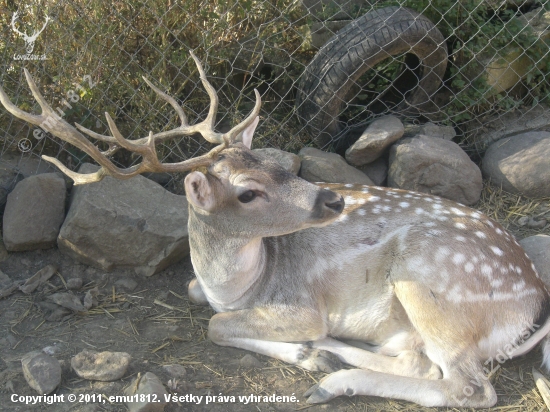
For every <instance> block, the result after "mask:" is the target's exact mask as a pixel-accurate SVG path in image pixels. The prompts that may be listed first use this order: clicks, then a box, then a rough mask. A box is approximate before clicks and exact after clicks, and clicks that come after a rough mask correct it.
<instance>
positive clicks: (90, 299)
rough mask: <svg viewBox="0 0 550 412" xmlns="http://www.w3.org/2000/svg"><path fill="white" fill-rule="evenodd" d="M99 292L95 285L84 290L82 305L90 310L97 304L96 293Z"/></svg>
mask: <svg viewBox="0 0 550 412" xmlns="http://www.w3.org/2000/svg"><path fill="white" fill-rule="evenodd" d="M98 294H99V289H98V288H97V286H96V287H95V288H92V289H90V290H88V291H87V292H86V295H84V307H85V308H86V310H90V309H91V308H93V307H96V306H97V303H98V302H97V295H98Z"/></svg>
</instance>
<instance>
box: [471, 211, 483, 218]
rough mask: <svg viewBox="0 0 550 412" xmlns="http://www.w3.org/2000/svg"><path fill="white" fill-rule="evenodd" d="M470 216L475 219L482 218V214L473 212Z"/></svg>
mask: <svg viewBox="0 0 550 412" xmlns="http://www.w3.org/2000/svg"><path fill="white" fill-rule="evenodd" d="M470 216H471V217H473V218H474V219H479V218H480V217H481V213H479V212H472V214H470Z"/></svg>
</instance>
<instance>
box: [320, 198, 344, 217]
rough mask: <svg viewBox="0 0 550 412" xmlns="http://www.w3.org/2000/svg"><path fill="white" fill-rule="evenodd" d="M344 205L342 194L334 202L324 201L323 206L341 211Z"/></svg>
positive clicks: (337, 211)
mask: <svg viewBox="0 0 550 412" xmlns="http://www.w3.org/2000/svg"><path fill="white" fill-rule="evenodd" d="M345 205H346V203H345V202H344V198H343V197H342V196H340V198H339V199H338V200H336V201H334V202H325V206H326V207H328V208H329V209H332V210H334V211H335V212H336V213H342V210H344V206H345Z"/></svg>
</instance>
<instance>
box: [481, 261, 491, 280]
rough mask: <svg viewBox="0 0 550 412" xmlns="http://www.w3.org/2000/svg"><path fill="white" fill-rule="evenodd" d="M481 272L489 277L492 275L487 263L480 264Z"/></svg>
mask: <svg viewBox="0 0 550 412" xmlns="http://www.w3.org/2000/svg"><path fill="white" fill-rule="evenodd" d="M481 273H482V274H483V275H485V276H487V277H488V278H490V277H491V276H492V275H493V268H492V267H491V266H489V265H487V264H483V265H481Z"/></svg>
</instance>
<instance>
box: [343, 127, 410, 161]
mask: <svg viewBox="0 0 550 412" xmlns="http://www.w3.org/2000/svg"><path fill="white" fill-rule="evenodd" d="M404 132H405V128H404V127H403V123H401V120H399V119H398V118H397V117H395V116H384V117H381V118H379V119H377V120H375V121H374V122H372V123H371V124H370V125H369V127H367V128H366V129H365V131H364V132H363V134H362V135H361V136H360V137H359V139H358V140H357V141H356V142H355V143H354V144H353V145H352V146H351V147H350V148H349V149H348V150H346V160H347V162H348V163H349V164H351V165H353V166H363V165H366V164H368V163H371V162H374V161H375V160H376V159H378V158H379V157H380V156H382V154H383V153H384V151H385V150H386V149H387V148H388V147H389V146H390V145H391V144H392V143H394V142H396V141H397V140H399V139H400V138H401V137H402V136H403V133H404Z"/></svg>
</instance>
